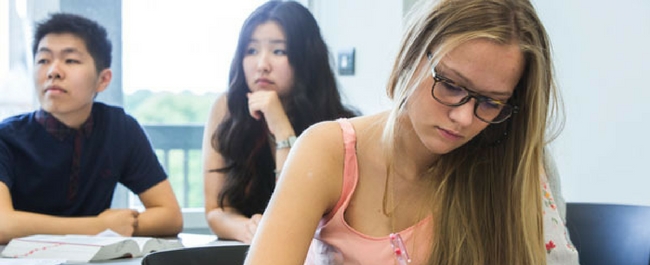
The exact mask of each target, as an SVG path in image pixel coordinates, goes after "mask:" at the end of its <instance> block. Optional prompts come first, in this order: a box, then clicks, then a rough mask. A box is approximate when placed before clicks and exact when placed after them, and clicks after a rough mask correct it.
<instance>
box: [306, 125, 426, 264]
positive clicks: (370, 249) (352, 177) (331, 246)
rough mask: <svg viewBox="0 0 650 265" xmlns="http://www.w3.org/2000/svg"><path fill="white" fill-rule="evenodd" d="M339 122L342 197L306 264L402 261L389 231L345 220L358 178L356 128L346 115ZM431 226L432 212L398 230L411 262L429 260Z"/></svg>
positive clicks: (322, 227)
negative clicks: (378, 232)
mask: <svg viewBox="0 0 650 265" xmlns="http://www.w3.org/2000/svg"><path fill="white" fill-rule="evenodd" d="M338 122H339V124H340V125H341V129H342V130H343V142H344V144H345V162H344V165H343V188H342V191H341V198H340V199H339V201H338V202H337V203H336V206H335V207H334V208H333V209H332V211H331V212H330V213H329V214H328V215H326V216H325V217H323V219H322V220H321V222H320V224H319V226H318V229H317V230H316V234H315V235H314V239H313V240H312V244H311V246H310V247H309V252H308V254H307V259H306V261H305V264H309V265H324V264H328V265H329V264H373V265H382V264H387V265H394V264H399V263H397V261H396V255H395V251H394V249H393V247H392V246H391V240H390V238H389V236H388V235H386V236H383V237H373V236H368V235H364V234H362V233H360V232H358V231H356V230H355V229H354V228H352V227H350V225H348V223H347V222H346V221H345V216H344V213H345V210H346V209H347V207H348V204H349V203H350V198H352V194H353V193H354V190H355V188H356V186H357V182H358V180H359V170H358V168H359V167H358V161H357V154H356V140H357V139H356V134H355V132H354V128H353V127H352V124H351V123H350V122H349V121H348V120H346V119H339V120H338ZM432 230H433V228H432V216H429V217H427V218H425V219H423V220H422V221H420V222H418V223H417V224H415V225H414V226H411V227H409V228H406V229H404V230H403V231H400V232H399V235H400V237H401V238H402V240H403V242H404V245H405V246H406V249H407V252H408V254H409V256H410V258H411V260H412V262H411V264H423V263H424V262H425V261H426V258H427V257H428V254H429V251H430V246H431V241H430V240H431V233H432ZM414 231H415V233H414Z"/></svg>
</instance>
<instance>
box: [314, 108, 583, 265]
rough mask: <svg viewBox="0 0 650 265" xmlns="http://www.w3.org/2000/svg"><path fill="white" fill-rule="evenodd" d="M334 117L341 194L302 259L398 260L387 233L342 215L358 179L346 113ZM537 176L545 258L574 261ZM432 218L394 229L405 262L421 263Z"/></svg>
mask: <svg viewBox="0 0 650 265" xmlns="http://www.w3.org/2000/svg"><path fill="white" fill-rule="evenodd" d="M338 122H339V124H340V125H341V129H342V130H343V142H344V144H345V162H344V165H343V188H342V191H341V198H340V199H339V201H338V202H337V203H336V206H335V207H334V209H332V211H331V212H330V213H329V214H328V215H326V216H325V217H323V219H322V220H321V222H320V224H319V225H318V229H317V230H316V234H315V235H314V239H313V240H312V243H311V246H310V247H309V252H308V254H307V259H306V260H305V264H309V265H325V264H327V265H333V264H337V265H338V264H373V265H382V264H386V265H394V264H399V262H397V261H396V255H395V251H394V250H393V248H392V246H391V243H390V238H389V236H388V235H386V236H383V237H372V236H368V235H364V234H362V233H360V232H358V231H356V230H355V229H354V228H352V227H350V225H348V223H347V222H346V221H345V216H344V213H345V210H346V209H347V207H348V204H349V203H350V198H351V197H352V194H353V193H354V190H355V188H356V186H357V182H358V180H359V170H358V168H359V167H358V161H357V154H356V140H357V139H356V134H355V132H354V128H353V127H352V124H351V123H350V122H349V121H348V120H346V119H339V120H338ZM541 182H542V183H541V184H542V187H541V188H542V196H543V202H544V203H543V213H544V237H545V245H546V251H547V264H548V265H559V264H562V265H569V264H570V265H577V264H578V252H577V251H576V249H575V247H574V246H573V244H571V241H570V240H569V237H568V235H567V232H566V231H567V230H566V227H565V225H564V222H563V221H562V219H561V218H560V214H559V212H558V211H557V206H556V205H555V200H554V197H553V195H552V194H551V190H550V188H549V185H548V183H547V182H546V181H545V180H542V181H541ZM432 219H433V217H432V216H429V217H427V218H425V219H423V220H422V221H420V222H419V223H417V224H415V225H414V226H411V227H409V228H406V229H404V230H403V231H400V232H399V234H400V236H401V237H402V239H403V241H404V243H405V245H406V248H407V251H408V253H409V255H410V257H411V259H412V262H411V263H410V264H424V263H425V262H426V260H427V257H428V254H429V252H430V245H431V242H430V239H431V237H432V230H433V227H432V225H433V220H432Z"/></svg>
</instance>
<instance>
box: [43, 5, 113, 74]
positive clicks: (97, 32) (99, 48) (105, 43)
mask: <svg viewBox="0 0 650 265" xmlns="http://www.w3.org/2000/svg"><path fill="white" fill-rule="evenodd" d="M50 33H55V34H62V33H70V34H73V35H75V36H77V37H79V38H81V39H83V40H84V42H85V44H86V49H88V52H89V53H90V56H92V57H93V60H94V61H95V68H96V69H97V72H98V73H99V72H100V71H102V70H104V69H106V68H110V67H111V49H112V45H111V41H110V40H109V39H108V34H107V33H106V29H105V28H104V27H103V26H101V25H99V24H98V23H97V22H95V21H92V20H90V19H88V18H85V17H82V16H79V15H75V14H69V13H55V14H52V15H50V18H48V19H46V20H44V21H42V22H40V23H38V24H37V26H36V33H35V34H34V43H33V47H32V52H33V54H34V56H36V49H38V44H39V42H40V41H41V39H43V38H44V37H45V35H47V34H50Z"/></svg>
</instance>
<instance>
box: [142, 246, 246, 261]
mask: <svg viewBox="0 0 650 265" xmlns="http://www.w3.org/2000/svg"><path fill="white" fill-rule="evenodd" d="M247 252H248V245H234V246H205V247H191V248H181V249H172V250H165V251H158V252H153V253H151V254H148V255H146V256H145V257H144V258H143V259H142V265H172V264H174V265H176V264H179V265H208V264H210V265H240V264H244V260H245V259H246V253H247Z"/></svg>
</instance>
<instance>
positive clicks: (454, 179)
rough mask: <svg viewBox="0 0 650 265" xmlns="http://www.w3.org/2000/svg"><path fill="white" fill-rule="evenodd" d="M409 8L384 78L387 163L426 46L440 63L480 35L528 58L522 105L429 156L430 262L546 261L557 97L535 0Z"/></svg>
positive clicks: (420, 74)
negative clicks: (544, 187) (546, 201)
mask: <svg viewBox="0 0 650 265" xmlns="http://www.w3.org/2000/svg"><path fill="white" fill-rule="evenodd" d="M410 17H411V20H410V21H409V23H408V27H407V31H406V34H405V36H404V38H403V40H402V45H401V49H400V51H399V53H398V55H397V58H396V60H395V64H394V66H393V67H394V68H393V72H392V74H391V77H390V79H389V83H388V87H387V93H388V95H389V97H390V98H391V99H393V101H394V102H396V103H397V104H395V107H394V108H393V110H392V111H391V114H390V117H389V119H388V122H387V124H386V127H385V129H384V135H383V141H384V142H385V146H386V150H385V154H386V159H387V161H388V163H389V165H390V161H392V158H393V157H392V154H393V149H394V139H395V137H396V136H397V135H398V134H399V130H400V128H399V123H398V119H399V116H400V114H402V113H403V112H404V111H406V110H405V105H406V102H407V101H408V99H409V97H410V95H411V94H412V93H413V91H414V89H416V88H417V87H418V85H419V84H420V82H422V80H424V78H430V75H429V72H428V71H427V70H428V67H424V68H426V70H422V69H421V68H422V67H418V66H419V65H421V64H423V63H424V64H426V62H424V61H423V60H424V58H426V56H425V55H426V53H427V52H429V51H431V52H432V54H433V60H432V61H433V64H436V63H438V62H439V61H440V59H441V58H442V57H443V56H444V55H445V54H447V53H448V52H449V51H451V50H452V49H454V48H455V47H458V46H459V45H461V44H463V43H465V42H467V41H469V40H473V39H479V38H481V39H488V40H491V41H494V42H495V43H499V44H504V45H506V44H509V43H513V42H514V43H516V44H518V45H519V47H520V49H521V51H522V53H523V55H524V58H525V66H524V71H523V73H522V76H521V79H520V81H519V83H518V85H517V87H516V88H515V93H514V95H513V96H512V98H511V99H510V101H509V102H510V103H511V104H514V105H516V106H518V108H519V109H518V113H516V114H514V115H513V116H512V117H511V118H510V119H509V120H507V121H506V122H504V123H502V124H495V125H490V126H488V127H487V128H486V129H485V130H483V132H481V134H479V135H478V136H476V137H475V138H474V139H472V140H471V141H470V142H468V143H467V144H465V145H463V146H462V147H460V148H457V149H456V150H453V151H452V152H450V153H448V154H445V155H443V156H441V157H440V158H439V159H438V160H436V161H435V162H433V161H432V163H433V164H432V166H431V168H430V170H429V172H428V173H429V174H430V179H431V180H432V181H431V201H432V202H434V203H433V205H434V206H433V209H431V211H432V212H433V213H434V220H435V221H434V225H433V226H434V228H433V229H434V231H433V235H434V236H433V239H432V241H433V243H432V248H431V254H430V256H429V264H436V265H447V264H449V265H451V264H454V265H457V264H477V265H478V264H480V265H484V264H495V265H500V264H517V265H527V264H531V265H532V264H545V263H546V255H545V254H546V253H545V248H544V242H543V240H544V238H543V225H542V209H541V191H540V172H541V170H542V167H541V166H542V165H543V148H544V145H545V133H546V129H547V128H546V127H547V120H548V118H549V115H551V113H553V112H552V110H553V109H552V108H553V106H557V104H554V101H556V99H557V97H556V95H555V90H556V88H555V85H554V81H553V71H552V64H551V55H550V44H549V42H548V36H547V33H546V31H545V29H544V27H543V25H542V23H541V21H540V20H539V18H538V16H537V14H536V12H535V9H534V7H533V6H532V4H531V3H530V1H528V0H441V1H421V3H420V5H416V6H415V7H414V8H413V9H412V13H411V14H410ZM389 168H391V166H389ZM389 174H390V172H389Z"/></svg>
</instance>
